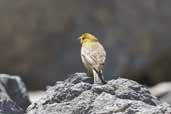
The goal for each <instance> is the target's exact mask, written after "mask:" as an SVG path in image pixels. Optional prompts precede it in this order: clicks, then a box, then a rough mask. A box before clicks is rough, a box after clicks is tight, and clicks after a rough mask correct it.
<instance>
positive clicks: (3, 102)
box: [0, 74, 30, 114]
mask: <svg viewBox="0 0 171 114" xmlns="http://www.w3.org/2000/svg"><path fill="white" fill-rule="evenodd" d="M29 104H30V101H29V98H28V95H27V91H26V88H25V85H24V83H23V82H22V80H21V79H20V78H19V77H17V76H10V75H7V74H0V114H23V113H24V110H25V109H26V108H27V107H28V105H29Z"/></svg>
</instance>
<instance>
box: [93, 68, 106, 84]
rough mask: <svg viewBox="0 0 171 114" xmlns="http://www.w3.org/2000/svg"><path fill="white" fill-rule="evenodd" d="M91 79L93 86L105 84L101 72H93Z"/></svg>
mask: <svg viewBox="0 0 171 114" xmlns="http://www.w3.org/2000/svg"><path fill="white" fill-rule="evenodd" d="M93 78H94V84H106V81H105V80H104V77H103V73H102V71H101V72H97V71H96V70H93Z"/></svg>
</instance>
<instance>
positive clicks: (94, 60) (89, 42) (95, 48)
mask: <svg viewBox="0 0 171 114" xmlns="http://www.w3.org/2000/svg"><path fill="white" fill-rule="evenodd" d="M79 40H80V43H81V60H82V63H83V65H84V67H85V68H86V69H87V71H88V74H90V75H91V76H92V77H93V80H94V84H106V81H105V80H104V77H103V67H104V64H105V60H106V51H105V49H104V47H103V46H102V44H101V43H100V42H99V41H98V39H97V38H96V37H95V36H94V35H92V34H90V33H84V34H82V35H81V36H80V37H79Z"/></svg>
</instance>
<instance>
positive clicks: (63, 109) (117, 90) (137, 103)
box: [27, 73, 171, 114]
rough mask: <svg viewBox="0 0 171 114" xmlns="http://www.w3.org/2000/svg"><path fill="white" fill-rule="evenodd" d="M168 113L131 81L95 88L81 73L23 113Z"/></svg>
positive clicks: (50, 89)
mask: <svg viewBox="0 0 171 114" xmlns="http://www.w3.org/2000/svg"><path fill="white" fill-rule="evenodd" d="M170 113H171V106H170V105H169V104H167V103H162V102H160V101H159V100H158V99H157V98H156V97H154V96H152V95H151V94H150V92H149V91H148V90H147V89H146V88H145V87H144V86H142V85H140V84H138V83H137V82H135V81H131V80H128V79H123V78H119V79H116V80H110V81H108V82H107V84H105V85H96V84H92V80H91V78H90V77H87V76H86V74H84V73H75V74H73V75H71V76H70V77H69V78H68V79H66V80H65V81H58V82H56V84H55V85H54V86H52V87H48V89H47V91H46V95H45V96H44V97H43V98H41V99H40V100H39V101H37V102H35V103H33V104H31V105H30V106H29V107H28V109H27V114H170Z"/></svg>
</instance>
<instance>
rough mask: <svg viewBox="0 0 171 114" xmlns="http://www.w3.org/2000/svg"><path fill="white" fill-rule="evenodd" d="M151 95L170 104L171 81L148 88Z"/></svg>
mask: <svg viewBox="0 0 171 114" xmlns="http://www.w3.org/2000/svg"><path fill="white" fill-rule="evenodd" d="M149 90H150V92H151V94H152V95H155V96H157V97H158V98H159V99H160V100H161V101H163V102H167V103H169V104H171V82H162V83H159V84H157V85H155V86H153V87H151V88H149Z"/></svg>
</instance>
